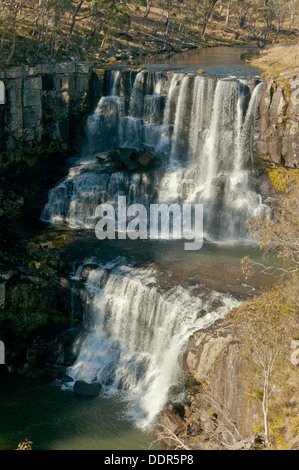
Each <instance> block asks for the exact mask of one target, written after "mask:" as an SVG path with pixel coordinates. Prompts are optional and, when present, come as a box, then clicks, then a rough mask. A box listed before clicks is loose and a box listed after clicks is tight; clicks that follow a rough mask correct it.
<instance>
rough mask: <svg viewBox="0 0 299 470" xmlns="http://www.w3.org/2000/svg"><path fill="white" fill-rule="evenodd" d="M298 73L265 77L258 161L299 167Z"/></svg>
mask: <svg viewBox="0 0 299 470" xmlns="http://www.w3.org/2000/svg"><path fill="white" fill-rule="evenodd" d="M298 130H299V71H295V72H292V73H287V72H286V73H282V74H281V75H280V76H279V77H276V78H270V77H269V78H266V86H265V89H264V93H263V97H262V101H261V127H260V134H261V136H260V140H259V145H258V148H257V154H256V156H257V158H258V159H263V160H266V161H268V162H270V163H271V162H272V163H274V164H275V165H282V166H286V167H288V168H299V132H298Z"/></svg>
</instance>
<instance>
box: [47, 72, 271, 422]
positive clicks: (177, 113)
mask: <svg viewBox="0 0 299 470" xmlns="http://www.w3.org/2000/svg"><path fill="white" fill-rule="evenodd" d="M108 83H109V90H108V92H107V96H104V97H102V98H101V100H100V101H99V103H98V105H97V107H96V109H95V112H94V114H93V115H92V116H90V117H89V119H88V124H87V138H88V148H89V154H88V155H86V156H85V158H84V157H83V159H81V161H80V162H79V163H78V165H77V166H76V167H73V168H71V169H70V171H69V174H68V176H67V177H66V178H65V179H64V180H63V181H61V182H60V183H59V184H58V185H57V186H56V187H55V188H53V189H52V190H51V191H50V193H49V200H48V203H47V204H46V206H45V208H44V211H43V214H42V219H43V220H46V221H49V222H51V223H54V224H67V225H69V226H70V227H74V228H77V227H87V228H93V227H95V224H96V222H97V219H96V217H95V209H96V207H97V206H98V205H99V204H101V203H105V202H110V203H111V204H113V203H115V202H116V199H117V196H121V195H123V196H127V200H128V203H129V204H132V203H143V204H146V205H148V204H150V203H154V202H160V203H162V202H166V203H169V204H170V203H173V202H180V203H183V202H186V203H203V204H204V217H205V219H204V228H205V232H206V237H207V238H210V239H212V240H217V241H226V242H227V241H239V240H241V239H243V237H244V236H245V221H246V219H247V218H248V217H250V216H254V215H258V214H260V213H262V212H263V211H266V210H267V208H266V207H265V206H264V205H263V203H262V198H261V196H260V194H259V192H258V190H257V189H256V188H255V186H254V179H253V176H254V171H253V149H254V145H255V138H256V135H255V127H256V122H257V117H258V107H259V97H260V93H261V91H262V87H263V83H258V84H257V83H253V82H252V81H251V82H250V84H249V82H248V81H246V80H237V79H231V78H230V79H219V78H216V77H205V76H198V75H196V74H187V75H186V74H184V73H161V72H147V71H142V72H140V73H138V74H133V73H128V72H125V73H122V72H119V71H114V72H113V73H111V74H110V76H109V80H108ZM249 85H250V86H249ZM124 90H126V92H125V91H124ZM126 93H127V96H125V94H126ZM121 147H130V148H131V147H133V148H136V149H148V150H151V151H152V152H153V154H154V155H156V160H159V162H160V167H158V169H157V168H153V169H150V170H148V171H145V170H144V171H143V170H141V169H140V170H138V171H135V172H133V171H129V170H120V169H119V168H115V167H114V166H113V165H112V164H111V165H110V164H108V166H107V165H105V164H103V163H102V160H101V159H100V160H99V159H98V157H96V156H95V154H101V155H102V154H103V152H108V151H110V150H115V149H117V148H121ZM96 264H98V265H99V263H98V261H97V260H96ZM81 271H82V269H81ZM81 271H80V270H79V271H78V273H77V278H78V279H80V273H81ZM166 278H167V276H163V274H160V272H159V270H158V269H157V268H156V267H154V266H151V267H146V268H137V267H134V266H131V265H129V264H128V263H126V262H124V261H123V263H119V262H115V263H114V264H110V265H99V267H98V268H97V269H93V270H92V271H91V272H90V274H89V276H88V279H87V281H86V289H87V291H88V293H89V301H88V303H87V310H88V312H87V315H88V317H89V319H92V325H93V326H92V329H91V331H90V332H89V334H88V335H87V337H86V339H85V341H84V342H83V345H82V348H81V351H80V354H79V357H78V359H77V361H76V363H75V364H74V365H73V367H72V368H71V369H70V370H69V371H68V373H69V374H70V375H72V376H73V377H74V379H82V380H86V381H87V382H92V381H94V380H98V381H99V382H101V383H102V384H103V385H104V387H105V389H106V391H110V392H111V393H112V392H116V391H117V393H119V392H120V391H121V390H125V397H126V399H127V400H129V402H130V403H131V404H132V406H131V407H130V409H129V412H130V413H131V414H132V415H133V416H134V419H136V420H137V422H138V424H139V425H140V426H142V427H146V426H148V425H149V424H150V423H152V421H153V420H154V418H155V417H156V415H157V413H159V411H160V410H161V409H162V407H163V406H164V404H165V403H166V401H167V399H168V396H169V391H170V389H171V387H172V385H175V384H176V383H177V381H178V379H179V375H180V368H179V365H178V363H179V356H180V354H181V353H182V352H183V351H184V348H185V346H186V343H187V341H188V338H189V337H190V335H191V334H192V333H193V332H194V331H196V330H198V329H201V328H205V327H208V326H209V325H211V324H212V323H213V322H214V321H215V320H217V319H218V318H223V317H224V316H225V315H226V313H227V312H228V311H229V310H230V309H231V308H232V307H234V306H236V305H237V301H236V300H234V299H232V298H231V297H230V296H229V295H224V294H219V293H217V292H215V291H213V290H211V289H208V288H207V287H205V286H203V285H199V286H197V287H196V288H194V287H193V288H191V287H189V288H188V287H183V286H182V285H180V282H177V283H176V282H174V283H173V284H172V285H171V283H170V285H167V286H164V287H163V285H164V284H165V282H164V281H165V279H166ZM162 281H163V282H162ZM215 301H216V302H215Z"/></svg>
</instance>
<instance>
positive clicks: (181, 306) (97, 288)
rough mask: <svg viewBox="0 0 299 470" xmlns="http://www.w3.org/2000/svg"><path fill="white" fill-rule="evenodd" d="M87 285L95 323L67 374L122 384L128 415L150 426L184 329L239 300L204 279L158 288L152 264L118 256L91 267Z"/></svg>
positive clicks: (205, 322) (170, 381) (111, 388)
mask: <svg viewBox="0 0 299 470" xmlns="http://www.w3.org/2000/svg"><path fill="white" fill-rule="evenodd" d="M86 286H87V290H88V292H89V295H90V303H89V305H88V306H89V317H91V318H92V321H93V323H94V326H93V328H92V329H91V331H90V333H89V334H88V336H87V338H86V340H85V341H84V343H83V345H82V347H81V351H80V354H79V357H78V359H77V361H76V363H75V364H74V365H73V367H71V368H70V369H69V370H68V374H69V375H71V376H72V377H73V378H74V379H75V380H77V379H80V380H85V381H87V382H93V381H95V380H96V381H98V382H100V383H101V384H102V385H103V386H104V387H105V388H106V390H107V391H108V392H109V393H120V391H121V390H123V391H124V393H125V398H126V399H127V400H128V401H129V408H128V413H129V415H131V416H132V417H133V418H134V420H136V421H137V423H138V425H139V426H141V427H143V428H144V427H148V426H150V424H151V423H152V422H153V420H154V419H155V417H156V416H157V414H158V413H159V412H160V411H161V409H162V408H163V406H164V405H165V403H166V402H167V400H168V394H169V390H170V389H171V387H172V386H174V385H176V384H177V383H178V379H179V377H180V374H181V370H180V368H179V367H178V358H179V355H180V353H182V352H184V350H185V348H186V342H187V341H188V338H189V336H190V335H191V334H192V333H193V332H194V331H196V330H199V329H201V328H206V327H208V326H210V325H211V324H213V323H214V322H215V321H216V320H217V319H219V318H223V317H224V316H225V315H226V313H227V312H228V311H229V310H230V309H231V308H233V307H235V306H236V305H237V304H238V302H237V301H236V300H234V299H232V298H231V297H229V296H228V295H223V294H219V293H217V292H215V291H212V290H210V289H208V288H205V287H204V286H200V289H199V288H198V286H197V287H193V288H189V289H185V288H183V287H182V286H178V285H174V286H172V287H171V286H169V287H167V288H164V289H163V288H161V282H160V280H159V273H158V271H156V269H155V268H154V267H149V268H146V269H144V268H134V267H130V266H128V265H126V264H123V260H121V261H116V264H115V265H114V266H113V265H112V264H111V263H109V265H106V266H105V265H103V266H100V267H99V268H98V269H94V270H92V271H91V272H90V274H89V276H88V279H87V281H86ZM207 312H209V313H207Z"/></svg>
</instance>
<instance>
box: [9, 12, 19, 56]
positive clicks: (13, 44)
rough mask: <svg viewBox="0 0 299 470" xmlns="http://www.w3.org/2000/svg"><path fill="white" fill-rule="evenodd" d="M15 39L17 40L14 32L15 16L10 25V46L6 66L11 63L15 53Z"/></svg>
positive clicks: (15, 31)
mask: <svg viewBox="0 0 299 470" xmlns="http://www.w3.org/2000/svg"><path fill="white" fill-rule="evenodd" d="M16 38H17V30H16V16H15V17H14V20H13V24H12V44H11V48H10V52H9V55H8V58H7V63H8V64H9V63H10V62H11V60H12V58H13V56H14V54H15V51H16Z"/></svg>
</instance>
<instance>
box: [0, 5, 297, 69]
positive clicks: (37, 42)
mask: <svg viewBox="0 0 299 470" xmlns="http://www.w3.org/2000/svg"><path fill="white" fill-rule="evenodd" d="M298 12H299V1H298V0H2V1H1V2H0V62H1V64H2V65H7V64H9V65H19V64H25V65H33V64H35V63H38V62H42V61H48V60H56V61H59V60H67V59H72V60H91V61H99V62H105V61H107V62H113V61H114V60H124V59H125V60H129V61H130V60H131V61H132V60H133V59H134V58H136V57H138V56H143V55H147V54H151V53H157V52H161V51H174V52H175V51H180V50H182V49H184V48H190V47H198V46H214V45H238V44H239V45H242V44H244V45H247V44H253V45H255V46H258V47H259V48H265V46H267V45H271V44H272V45H273V44H275V43H276V42H277V41H279V42H290V41H296V37H297V33H298Z"/></svg>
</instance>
